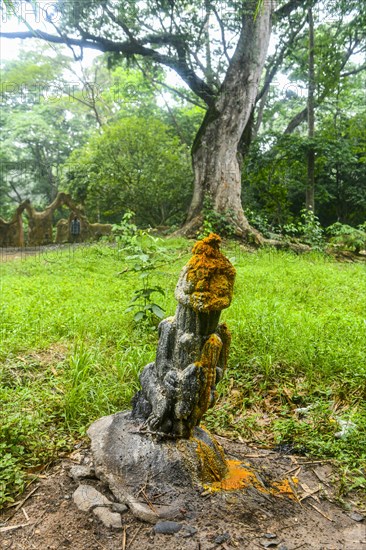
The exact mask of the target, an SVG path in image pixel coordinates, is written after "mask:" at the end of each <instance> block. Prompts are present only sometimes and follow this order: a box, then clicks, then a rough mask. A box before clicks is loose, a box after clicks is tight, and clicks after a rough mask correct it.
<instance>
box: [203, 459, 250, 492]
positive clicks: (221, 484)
mask: <svg viewBox="0 0 366 550" xmlns="http://www.w3.org/2000/svg"><path fill="white" fill-rule="evenodd" d="M226 464H227V466H228V469H229V472H228V474H227V475H226V476H225V478H224V479H222V480H221V481H214V482H213V483H211V484H210V485H205V486H204V487H205V489H207V490H209V491H212V492H216V491H237V490H238V489H245V488H246V487H249V486H254V487H257V488H259V486H260V483H259V481H258V479H257V477H256V475H255V473H254V472H252V471H251V470H249V469H248V468H245V467H244V466H243V463H242V462H240V461H239V460H227V461H226Z"/></svg>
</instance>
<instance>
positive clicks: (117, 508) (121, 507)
mask: <svg viewBox="0 0 366 550" xmlns="http://www.w3.org/2000/svg"><path fill="white" fill-rule="evenodd" d="M112 510H113V512H118V513H119V514H124V513H125V512H127V510H128V506H126V504H121V503H120V502H114V503H113V504H112Z"/></svg>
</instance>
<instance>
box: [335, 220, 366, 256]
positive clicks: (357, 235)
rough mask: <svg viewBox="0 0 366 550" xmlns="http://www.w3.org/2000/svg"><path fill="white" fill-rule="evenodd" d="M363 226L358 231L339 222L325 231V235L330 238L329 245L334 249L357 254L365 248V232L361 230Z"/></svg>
mask: <svg viewBox="0 0 366 550" xmlns="http://www.w3.org/2000/svg"><path fill="white" fill-rule="evenodd" d="M362 228H363V226H362V225H361V226H359V228H358V229H356V228H355V227H351V226H350V225H346V224H343V223H340V222H336V223H333V224H332V225H330V226H329V227H327V229H326V233H327V234H328V235H329V237H330V243H331V245H333V246H334V247H336V248H343V249H345V250H351V251H352V252H355V253H356V254H359V253H360V251H361V250H363V249H365V248H366V232H365V231H364V230H362Z"/></svg>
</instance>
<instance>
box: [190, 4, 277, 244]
mask: <svg viewBox="0 0 366 550" xmlns="http://www.w3.org/2000/svg"><path fill="white" fill-rule="evenodd" d="M271 13H272V2H270V1H266V2H263V6H262V7H261V9H260V11H259V13H258V14H257V15H256V16H255V14H254V11H253V8H252V9H251V10H250V12H249V13H248V12H247V13H246V14H245V16H244V17H243V25H242V30H241V34H240V37H239V41H238V45H237V48H236V51H235V53H234V55H233V58H232V60H231V63H230V67H229V69H228V72H227V75H226V78H225V80H224V82H223V85H222V88H221V91H220V94H219V96H218V98H217V100H216V101H215V104H214V105H213V106H212V107H210V108H209V110H208V111H207V113H206V116H205V118H204V121H203V123H202V126H201V128H200V129H199V131H198V134H197V136H196V139H195V142H194V144H193V148H192V161H193V169H194V177H195V181H194V192H193V198H192V203H191V206H190V209H189V213H188V217H187V222H186V225H185V228H186V229H188V230H189V229H192V228H195V227H196V226H197V225H199V221H200V215H201V212H202V207H203V201H204V198H205V197H206V196H209V197H210V199H211V201H212V206H213V209H214V210H215V211H216V212H218V213H220V214H223V215H225V217H227V219H228V221H229V222H231V223H232V224H233V226H234V228H235V233H236V234H237V235H239V236H242V237H244V238H249V240H252V241H254V242H256V243H257V244H260V243H261V241H262V238H261V235H260V234H259V233H258V232H257V231H255V230H254V229H253V228H251V227H250V225H249V223H248V221H247V219H246V217H245V215H244V212H243V208H242V204H241V170H240V165H241V158H240V154H239V144H240V139H241V137H242V134H243V131H244V129H245V126H246V124H247V122H248V119H249V117H250V114H251V111H252V108H253V105H254V102H255V98H256V95H257V93H258V87H259V81H260V77H261V73H262V69H263V65H264V61H265V58H266V54H267V49H268V43H269V38H270V34H271Z"/></svg>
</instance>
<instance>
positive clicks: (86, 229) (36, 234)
mask: <svg viewBox="0 0 366 550" xmlns="http://www.w3.org/2000/svg"><path fill="white" fill-rule="evenodd" d="M61 206H67V207H68V208H69V209H70V215H69V219H68V220H64V219H61V220H59V221H58V223H57V225H56V243H57V244H61V243H67V242H74V241H75V239H73V237H72V234H71V220H72V219H74V218H75V217H77V219H78V220H79V221H80V232H79V235H78V239H77V241H78V242H84V241H87V240H94V239H99V238H100V237H102V236H108V235H110V234H111V233H112V225H111V224H103V223H90V222H89V220H88V219H87V217H86V216H85V213H84V211H83V209H82V208H81V207H80V206H78V205H76V204H75V203H74V201H73V200H72V198H71V195H69V194H67V193H62V192H61V193H58V194H57V196H56V198H55V200H54V201H53V202H52V203H51V204H50V205H49V206H47V208H45V209H44V210H43V211H42V212H38V211H37V210H36V209H35V208H34V207H33V206H32V204H31V202H30V200H29V199H27V200H26V201H24V202H23V203H21V204H20V205H19V206H18V208H17V209H16V211H15V213H14V215H13V217H12V218H11V220H10V221H8V222H7V221H5V220H3V219H2V218H0V246H2V247H23V246H25V244H27V245H28V246H41V245H47V244H52V243H53V242H54V239H53V214H54V212H55V210H57V209H58V208H60V207H61ZM24 211H26V213H27V217H28V238H27V243H26V242H25V238H24V227H23V219H22V215H23V212H24Z"/></svg>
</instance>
